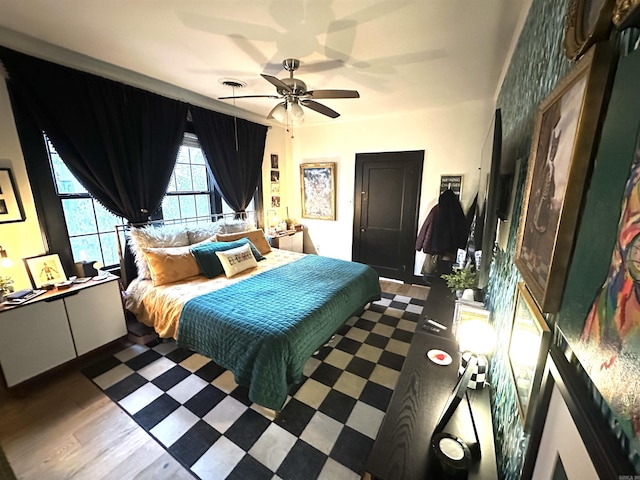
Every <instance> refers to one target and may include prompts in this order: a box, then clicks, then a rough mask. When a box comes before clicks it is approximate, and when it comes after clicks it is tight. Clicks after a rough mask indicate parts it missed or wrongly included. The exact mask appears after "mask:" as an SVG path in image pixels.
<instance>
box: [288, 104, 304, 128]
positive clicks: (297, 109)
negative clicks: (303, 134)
mask: <svg viewBox="0 0 640 480" xmlns="http://www.w3.org/2000/svg"><path fill="white" fill-rule="evenodd" d="M289 110H290V111H291V120H292V121H293V122H294V123H302V122H303V121H304V110H302V107H301V106H300V104H299V103H298V102H295V101H294V102H291V103H290V104H289Z"/></svg>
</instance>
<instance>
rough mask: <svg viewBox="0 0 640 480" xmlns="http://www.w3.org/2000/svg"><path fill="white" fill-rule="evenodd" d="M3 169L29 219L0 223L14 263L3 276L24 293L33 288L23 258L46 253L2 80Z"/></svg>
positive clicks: (1, 239) (1, 237) (3, 242)
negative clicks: (9, 178)
mask: <svg viewBox="0 0 640 480" xmlns="http://www.w3.org/2000/svg"><path fill="white" fill-rule="evenodd" d="M0 167H1V168H10V169H11V172H12V174H13V177H14V179H15V181H16V185H17V188H18V193H19V195H20V198H21V199H22V204H23V206H24V211H25V218H26V220H25V221H24V222H16V223H3V224H0V245H2V246H3V247H4V248H5V249H6V250H7V254H8V256H9V258H10V259H11V260H12V261H13V266H12V267H10V268H8V269H4V268H0V275H3V276H6V275H8V276H10V277H11V278H13V279H14V281H15V284H14V287H15V289H16V290H21V289H23V288H28V287H30V286H31V283H30V282H29V277H28V276H27V272H26V270H25V269H24V266H23V263H22V259H23V258H25V257H32V256H35V255H40V254H42V253H45V251H44V245H43V241H42V235H41V234H40V226H39V223H38V218H37V216H36V210H35V205H34V202H33V196H32V193H31V188H30V186H29V179H28V178H27V170H26V167H25V164H24V157H23V156H22V149H21V148H20V142H19V140H18V133H17V131H16V126H15V121H14V118H13V113H12V111H11V105H10V103H9V93H8V92H7V86H6V84H5V82H4V81H0Z"/></svg>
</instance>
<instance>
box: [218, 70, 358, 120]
mask: <svg viewBox="0 0 640 480" xmlns="http://www.w3.org/2000/svg"><path fill="white" fill-rule="evenodd" d="M282 66H283V67H284V69H285V70H287V71H288V72H289V78H283V79H279V78H277V77H274V76H272V75H267V74H264V73H261V74H260V75H262V77H263V78H264V79H265V80H267V81H268V82H269V83H271V84H272V85H273V86H275V87H276V91H277V92H278V95H239V96H231V97H218V100H228V99H232V98H278V99H282V100H284V101H283V102H280V103H278V104H277V105H276V106H275V107H274V108H273V109H272V110H271V111H270V112H269V115H267V118H274V119H276V120H277V121H279V122H282V123H285V121H286V120H287V110H289V112H290V114H291V116H292V118H293V120H298V121H301V120H302V119H303V118H304V111H303V110H302V107H301V106H303V107H307V108H310V109H311V110H314V111H316V112H318V113H321V114H322V115H326V116H327V117H331V118H337V117H339V116H340V114H339V113H338V112H336V111H335V110H332V109H331V108H329V107H327V106H326V105H323V104H321V103H318V102H316V101H315V99H322V98H360V94H359V93H358V92H357V91H356V90H307V85H306V84H305V83H304V82H303V81H302V80H300V79H297V78H294V76H293V72H295V71H296V70H297V69H298V67H299V66H300V61H299V60H297V59H295V58H287V59H286V60H284V61H283V62H282Z"/></svg>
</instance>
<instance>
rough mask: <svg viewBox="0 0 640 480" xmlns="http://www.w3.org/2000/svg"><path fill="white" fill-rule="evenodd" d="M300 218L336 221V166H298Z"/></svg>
mask: <svg viewBox="0 0 640 480" xmlns="http://www.w3.org/2000/svg"><path fill="white" fill-rule="evenodd" d="M300 193H301V195H302V218H315V219H318V220H335V219H336V164H335V163H333V162H327V163H303V164H301V165H300Z"/></svg>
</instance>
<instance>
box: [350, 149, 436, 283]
mask: <svg viewBox="0 0 640 480" xmlns="http://www.w3.org/2000/svg"><path fill="white" fill-rule="evenodd" d="M423 160H424V151H423V150H421V151H412V152H384V153H358V154H356V172H355V178H356V183H355V199H354V211H355V216H354V221H353V252H352V253H353V260H354V261H356V262H361V263H366V264H367V265H370V266H372V267H373V268H375V269H376V270H377V272H378V273H379V274H380V275H381V276H383V277H387V278H393V279H397V280H402V281H407V282H411V281H412V280H413V279H414V275H413V265H414V263H415V260H414V259H415V240H416V236H417V229H418V206H419V205H420V184H421V180H422V164H423Z"/></svg>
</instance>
